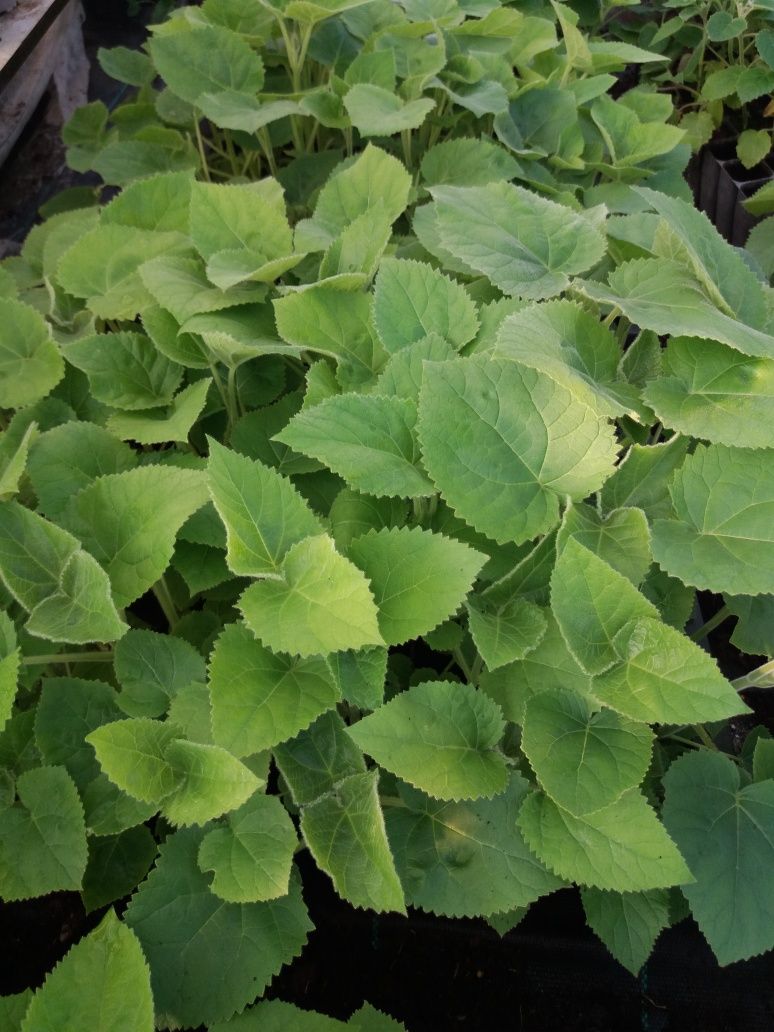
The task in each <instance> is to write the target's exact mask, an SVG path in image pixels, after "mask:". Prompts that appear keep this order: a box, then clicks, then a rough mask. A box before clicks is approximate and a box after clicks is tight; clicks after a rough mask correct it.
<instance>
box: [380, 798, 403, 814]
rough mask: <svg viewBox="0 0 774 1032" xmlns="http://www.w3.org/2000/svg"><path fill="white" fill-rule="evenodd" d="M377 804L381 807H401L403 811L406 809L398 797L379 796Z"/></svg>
mask: <svg viewBox="0 0 774 1032" xmlns="http://www.w3.org/2000/svg"><path fill="white" fill-rule="evenodd" d="M379 802H380V803H381V804H382V806H402V807H403V809H404V810H406V809H408V807H407V806H406V804H405V803H404V802H403V800H402V799H400V798H399V797H398V796H390V795H383V796H379Z"/></svg>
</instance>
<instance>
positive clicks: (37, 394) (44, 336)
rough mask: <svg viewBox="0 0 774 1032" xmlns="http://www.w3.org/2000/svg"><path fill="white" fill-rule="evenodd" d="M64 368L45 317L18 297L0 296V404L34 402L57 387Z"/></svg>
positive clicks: (12, 405)
mask: <svg viewBox="0 0 774 1032" xmlns="http://www.w3.org/2000/svg"><path fill="white" fill-rule="evenodd" d="M64 371H65V366H64V362H63V361H62V356H61V355H60V353H59V349H58V348H57V346H56V344H55V343H54V341H53V340H52V339H51V331H50V329H49V327H48V325H47V323H46V322H45V320H44V319H43V318H42V317H41V316H40V315H39V314H38V313H37V312H36V311H35V310H34V309H33V308H31V307H30V306H29V305H25V304H22V302H21V301H15V300H13V299H12V298H0V406H2V407H3V408H13V409H16V408H22V407H23V406H25V405H32V404H34V402H36V401H38V400H39V399H40V398H44V397H45V396H46V395H47V394H48V393H49V391H50V390H52V389H53V388H54V387H56V385H57V384H58V383H59V381H60V380H61V379H62V377H63V376H64Z"/></svg>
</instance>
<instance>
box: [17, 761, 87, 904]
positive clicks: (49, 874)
mask: <svg viewBox="0 0 774 1032" xmlns="http://www.w3.org/2000/svg"><path fill="white" fill-rule="evenodd" d="M16 794H17V796H18V801H17V802H16V803H15V804H14V805H13V806H10V807H7V808H6V809H4V810H2V811H0V896H2V898H3V899H4V900H7V901H11V900H17V899H32V898H33V897H34V896H45V895H46V894H47V893H49V892H56V891H59V890H60V889H71V890H72V889H76V890H77V889H80V887H81V879H82V878H83V872H84V871H85V870H86V828H85V826H84V823H83V807H82V806H81V801H80V799H79V798H78V792H77V790H76V788H75V784H74V783H73V780H72V778H71V777H70V775H69V774H68V773H67V771H66V770H65V769H64V767H36V768H35V769H33V770H28V771H25V773H23V774H20V775H19V777H18V778H17V780H16Z"/></svg>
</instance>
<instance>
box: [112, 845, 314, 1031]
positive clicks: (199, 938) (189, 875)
mask: <svg viewBox="0 0 774 1032" xmlns="http://www.w3.org/2000/svg"><path fill="white" fill-rule="evenodd" d="M203 837H204V832H203V831H202V830H201V829H194V828H188V829H185V830H183V831H178V832H177V833H176V834H174V835H172V836H170V837H169V838H168V839H167V840H166V842H165V843H164V845H163V846H162V847H161V852H160V855H159V859H158V861H157V863H156V866H155V868H154V869H153V871H152V872H151V873H150V875H149V876H148V878H147V879H146V880H145V881H144V882H143V884H142V885H141V886H140V888H139V890H138V891H137V892H136V893H135V895H134V896H133V897H132V900H131V902H130V903H129V906H128V908H127V911H126V918H125V920H126V923H127V925H128V926H129V927H130V928H131V929H132V930H133V931H134V932H135V934H136V935H137V938H138V939H139V940H140V944H141V946H142V948H143V952H144V953H145V956H146V957H147V959H148V964H149V965H150V969H151V985H152V987H153V999H154V1003H155V1006H156V1023H157V1024H158V1025H160V1026H162V1027H164V1026H169V1027H173V1028H174V1027H180V1026H183V1027H191V1026H196V1025H199V1024H207V1025H211V1024H212V1023H214V1022H216V1021H225V1020H227V1019H228V1018H230V1017H231V1016H232V1015H233V1014H235V1013H237V1012H238V1011H242V1010H243V1009H244V1007H245V1006H246V1005H247V1004H248V1003H250V1002H252V1001H253V1000H254V999H255V997H256V995H260V994H261V993H262V992H263V990H264V988H265V987H266V985H268V983H269V981H270V980H271V978H272V977H273V976H274V975H275V974H276V973H277V972H278V971H279V970H280V968H281V967H282V965H283V964H286V963H288V962H289V961H290V960H292V959H293V957H295V956H297V955H298V953H299V952H300V951H301V949H302V947H303V946H304V943H305V942H306V937H307V935H308V933H309V932H310V931H311V928H312V924H311V921H310V920H309V918H308V916H307V913H306V908H305V907H304V904H303V900H302V898H301V890H300V884H299V880H298V879H297V878H292V879H291V886H290V893H289V895H287V896H283V897H282V898H281V899H277V900H272V901H271V902H268V903H244V904H238V903H227V902H225V901H224V900H222V899H219V898H218V897H217V896H216V895H215V894H214V893H213V892H211V891H210V887H209V882H210V878H209V876H208V875H206V874H203V873H202V872H201V871H200V870H199V867H198V864H197V855H198V852H199V848H200V846H201V842H202V839H203Z"/></svg>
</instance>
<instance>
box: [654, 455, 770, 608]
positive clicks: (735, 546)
mask: <svg viewBox="0 0 774 1032" xmlns="http://www.w3.org/2000/svg"><path fill="white" fill-rule="evenodd" d="M670 493H671V495H672V504H673V506H674V515H675V518H674V519H669V520H656V521H655V523H654V524H653V557H654V559H655V560H656V562H657V563H658V564H659V566H661V567H663V569H665V570H666V571H667V573H670V574H672V576H674V577H678V578H679V579H680V580H682V581H683V582H684V583H685V584H690V585H692V586H695V587H699V588H707V589H709V590H710V591H717V592H723V591H727V592H729V594H732V595H761V594H767V593H768V592H770V591H771V583H772V576H774V565H772V563H773V562H774V557H772V551H771V548H770V545H771V542H772V541H773V540H774V451H772V450H771V449H765V450H757V451H752V450H750V449H745V448H729V447H726V446H725V445H722V444H713V445H699V447H698V448H697V449H696V451H695V452H694V453H693V454H692V455H689V456H688V458H686V460H685V461H684V462H683V464H682V466H681V467H680V469H679V470H678V471H677V472H676V473H675V475H674V478H673V480H672V484H671V486H670Z"/></svg>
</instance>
